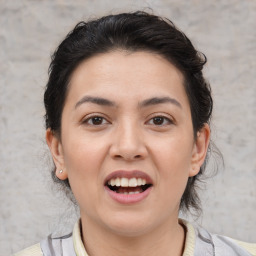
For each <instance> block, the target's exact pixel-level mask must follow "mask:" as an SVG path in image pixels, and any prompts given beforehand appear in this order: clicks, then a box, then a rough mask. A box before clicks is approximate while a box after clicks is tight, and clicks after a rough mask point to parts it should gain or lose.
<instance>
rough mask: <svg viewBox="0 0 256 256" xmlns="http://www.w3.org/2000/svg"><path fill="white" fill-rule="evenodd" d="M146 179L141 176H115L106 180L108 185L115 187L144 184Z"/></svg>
mask: <svg viewBox="0 0 256 256" xmlns="http://www.w3.org/2000/svg"><path fill="white" fill-rule="evenodd" d="M146 183H147V182H146V180H145V179H142V178H131V179H128V178H115V179H111V180H109V181H108V185H111V186H117V187H120V186H121V187H137V186H142V185H146Z"/></svg>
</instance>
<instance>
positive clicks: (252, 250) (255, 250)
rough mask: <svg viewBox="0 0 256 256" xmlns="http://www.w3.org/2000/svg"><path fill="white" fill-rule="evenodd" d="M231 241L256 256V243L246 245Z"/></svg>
mask: <svg viewBox="0 0 256 256" xmlns="http://www.w3.org/2000/svg"><path fill="white" fill-rule="evenodd" d="M231 240H233V242H234V243H236V244H238V245H239V246H241V247H242V248H244V249H245V250H246V251H248V252H249V253H251V254H252V255H253V256H256V243H246V242H242V241H238V240H235V239H231Z"/></svg>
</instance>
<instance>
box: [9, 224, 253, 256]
mask: <svg viewBox="0 0 256 256" xmlns="http://www.w3.org/2000/svg"><path fill="white" fill-rule="evenodd" d="M180 223H181V224H182V225H183V226H184V227H185V229H186V241H185V248H184V252H183V255H182V256H256V244H250V243H244V242H240V241H236V240H234V239H231V238H229V237H225V236H219V235H212V234H210V233H209V232H208V231H206V230H205V229H203V228H201V227H194V226H193V225H192V224H190V223H189V222H187V221H185V220H180ZM14 256H88V254H87V253H86V250H85V248H84V245H83V242H82V239H81V232H80V221H78V222H77V223H76V224H75V227H74V230H73V233H70V234H69V235H67V236H63V237H59V238H51V236H49V237H48V238H47V239H45V240H43V241H41V242H40V244H36V245H34V246H32V247H29V248H27V249H25V250H23V251H21V252H19V253H17V254H15V255H14Z"/></svg>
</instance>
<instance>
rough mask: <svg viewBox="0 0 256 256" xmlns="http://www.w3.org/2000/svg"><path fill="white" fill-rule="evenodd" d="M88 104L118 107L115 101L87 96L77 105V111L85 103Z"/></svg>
mask: <svg viewBox="0 0 256 256" xmlns="http://www.w3.org/2000/svg"><path fill="white" fill-rule="evenodd" d="M87 102H89V103H94V104H98V105H101V106H109V107H113V106H116V104H115V103H114V102H113V101H110V100H107V99H104V98H101V97H93V96H85V97H83V98H82V99H81V100H79V101H78V102H77V103H76V105H75V109H76V108H78V107H79V106H80V105H82V104H83V103H87Z"/></svg>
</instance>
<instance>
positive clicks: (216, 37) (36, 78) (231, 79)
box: [0, 0, 256, 255]
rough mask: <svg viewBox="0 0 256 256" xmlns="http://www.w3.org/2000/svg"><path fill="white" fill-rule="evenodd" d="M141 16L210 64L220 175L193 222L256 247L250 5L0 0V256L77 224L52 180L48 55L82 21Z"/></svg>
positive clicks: (245, 1)
mask: <svg viewBox="0 0 256 256" xmlns="http://www.w3.org/2000/svg"><path fill="white" fill-rule="evenodd" d="M147 7H150V8H152V9H153V10H154V12H155V13H156V14H159V15H163V16H166V17H168V18H170V19H171V20H173V21H174V22H175V24H177V26H178V27H179V28H181V29H182V30H183V31H184V32H185V33H186V34H187V35H188V36H189V37H190V38H191V39H192V41H193V42H194V44H195V46H196V47H197V48H198V49H200V50H201V51H202V52H204V53H205V54H206V55H207V57H208V64H207V67H206V70H205V72H206V77H207V78H208V79H209V81H210V83H211V85H212V90H213V96H214V102H215V106H214V117H213V121H212V124H213V126H212V130H213V137H212V138H213V140H214V141H215V143H216V144H217V145H218V147H219V149H220V150H221V151H222V153H223V156H224V159H225V169H224V170H223V171H221V172H220V173H219V174H218V176H216V177H215V178H214V179H209V180H208V181H207V184H206V187H207V190H205V191H202V192H201V196H202V198H203V206H204V214H203V216H202V217H201V218H200V219H199V220H198V222H200V223H202V225H203V226H205V227H206V228H208V229H209V230H210V231H211V232H216V233H221V234H225V235H228V236H231V237H235V238H237V239H241V240H245V241H251V242H252V241H253V240H254V242H255V226H256V218H255V210H256V198H255V197H256V186H255V183H256V132H255V131H256V85H255V78H256V77H255V66H256V65H255V64H256V58H255V54H256V49H255V39H256V37H255V36H256V33H255V31H256V30H255V18H256V1H251V0H232V1H231V0H217V1H204V0H191V1H186V0H179V1H178V0H177V1H175V0H169V1H164V0H158V1H153V0H151V1H127V0H123V1H114V0H112V1H110V0H109V1H106V0H105V1H103V0H99V1H82V0H77V1H68V0H55V1H52V0H44V1H39V0H37V1H32V0H22V1H20V0H13V1H4V0H0V45H1V47H0V59H1V64H0V74H1V75H0V255H7V254H10V253H11V252H15V251H17V250H20V249H21V248H24V247H26V246H29V245H31V244H33V243H36V242H38V241H40V240H41V239H42V238H44V237H45V236H46V235H48V234H49V233H50V232H52V231H53V230H55V229H56V227H59V228H58V229H60V232H61V231H62V232H65V230H68V229H70V228H71V226H72V225H73V222H74V220H75V219H76V216H75V215H74V211H73V209H74V207H73V206H72V205H71V204H69V202H68V200H66V199H65V196H63V195H61V194H59V193H58V191H57V190H56V189H55V190H54V188H53V186H52V184H51V180H50V177H49V169H50V166H51V164H50V160H49V158H48V157H47V154H48V153H47V152H48V151H47V148H46V146H45V142H44V124H43V115H44V109H43V100H42V99H43V89H44V86H45V83H46V81H47V68H48V65H49V62H50V54H51V53H52V52H53V51H54V49H55V47H56V46H57V44H58V43H59V42H60V40H61V39H62V38H63V37H64V36H65V35H66V33H67V32H68V31H69V30H70V29H71V28H72V27H73V26H74V25H75V24H76V23H77V22H78V21H80V20H83V19H85V20H86V19H88V18H93V17H98V16H100V15H103V14H110V13H117V12H121V11H130V10H136V9H141V8H147ZM189 218H190V219H191V217H189ZM63 222H64V223H65V224H61V225H59V223H63ZM60 227H61V228H60Z"/></svg>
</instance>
